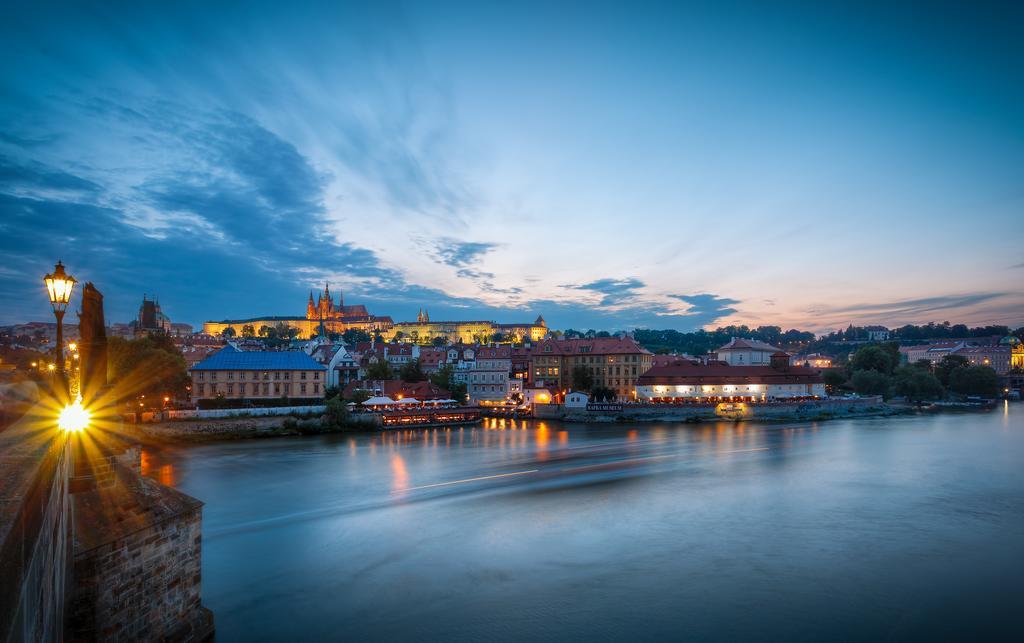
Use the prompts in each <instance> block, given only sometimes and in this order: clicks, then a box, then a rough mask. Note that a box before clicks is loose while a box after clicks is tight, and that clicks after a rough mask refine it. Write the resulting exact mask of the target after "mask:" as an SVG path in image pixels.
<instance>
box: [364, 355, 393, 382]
mask: <svg viewBox="0 0 1024 643" xmlns="http://www.w3.org/2000/svg"><path fill="white" fill-rule="evenodd" d="M394 376H395V373H394V371H392V370H391V364H390V363H389V362H388V361H387V360H386V359H379V360H377V361H376V362H373V363H372V364H370V365H369V366H368V367H367V368H366V379H368V380H390V379H393V378H394Z"/></svg>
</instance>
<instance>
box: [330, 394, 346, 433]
mask: <svg viewBox="0 0 1024 643" xmlns="http://www.w3.org/2000/svg"><path fill="white" fill-rule="evenodd" d="M324 420H325V422H324V423H325V424H326V428H328V429H340V428H343V427H345V426H347V425H348V421H349V417H348V407H347V406H345V402H343V401H342V399H341V397H340V396H336V397H332V398H331V399H329V400H327V410H326V412H325V413H324Z"/></svg>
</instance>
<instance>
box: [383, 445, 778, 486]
mask: <svg viewBox="0 0 1024 643" xmlns="http://www.w3.org/2000/svg"><path fill="white" fill-rule="evenodd" d="M770 450H771V447H758V448H756V449H735V450H732V451H721V452H719V453H718V454H716V455H728V454H730V453H752V452H754V451H770ZM678 457H679V456H678V455H675V454H667V455H657V456H648V457H646V458H633V459H632V460H633V461H645V460H662V459H668V458H678ZM538 472H540V469H529V470H527V471H513V472H512V473H497V474H494V475H491V476H477V477H475V478H463V479H462V480H451V481H449V482H435V483H433V484H424V485H419V486H417V487H402V488H399V489H395V490H394V491H393V493H404V492H406V491H416V490H419V489H433V488H435V487H449V486H451V485H456V484H463V483H466V482H479V481H481V480H494V479H495V478H509V477H512V476H524V475H527V474H530V473H538Z"/></svg>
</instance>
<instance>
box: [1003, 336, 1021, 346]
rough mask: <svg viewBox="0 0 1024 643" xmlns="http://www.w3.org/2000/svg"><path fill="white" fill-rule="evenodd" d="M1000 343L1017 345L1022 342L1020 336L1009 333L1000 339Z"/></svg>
mask: <svg viewBox="0 0 1024 643" xmlns="http://www.w3.org/2000/svg"><path fill="white" fill-rule="evenodd" d="M999 343H1000V344H1002V345H1004V346H1017V345H1018V344H1020V338H1019V337H1017V336H1016V335H1007V336H1006V337H1004V338H1002V339H1001V340H999Z"/></svg>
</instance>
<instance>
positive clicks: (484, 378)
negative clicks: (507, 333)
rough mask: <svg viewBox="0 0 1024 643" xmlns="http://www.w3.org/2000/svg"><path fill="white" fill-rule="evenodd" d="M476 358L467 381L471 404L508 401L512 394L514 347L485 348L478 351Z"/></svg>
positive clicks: (467, 391)
mask: <svg viewBox="0 0 1024 643" xmlns="http://www.w3.org/2000/svg"><path fill="white" fill-rule="evenodd" d="M475 357H476V359H475V360H474V362H473V366H472V368H471V369H470V370H469V372H468V374H467V375H468V377H467V380H466V393H467V394H468V395H469V401H470V403H471V404H475V403H479V402H501V401H504V400H505V399H507V398H508V396H509V394H510V391H509V371H511V370H512V347H511V346H484V347H481V348H479V349H477V350H476V352H475Z"/></svg>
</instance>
